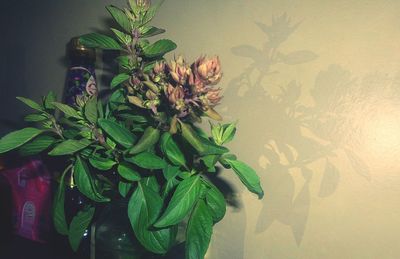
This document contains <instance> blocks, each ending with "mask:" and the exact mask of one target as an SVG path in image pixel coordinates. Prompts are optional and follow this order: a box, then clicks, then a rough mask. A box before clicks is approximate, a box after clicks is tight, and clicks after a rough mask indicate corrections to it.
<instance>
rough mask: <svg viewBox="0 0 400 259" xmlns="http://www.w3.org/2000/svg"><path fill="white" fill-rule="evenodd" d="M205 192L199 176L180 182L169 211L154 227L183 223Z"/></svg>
mask: <svg viewBox="0 0 400 259" xmlns="http://www.w3.org/2000/svg"><path fill="white" fill-rule="evenodd" d="M203 190H204V189H203V185H202V183H201V178H200V177H199V176H192V177H189V178H187V179H185V180H183V181H182V182H180V183H179V185H178V187H177V188H176V190H175V192H174V194H173V196H172V198H171V201H170V203H169V204H168V207H167V209H166V210H165V212H164V214H163V215H162V216H161V218H160V219H159V220H158V221H157V222H156V224H154V226H156V227H160V228H162V227H167V226H170V225H175V224H177V223H179V222H181V221H182V220H183V218H185V217H186V215H187V214H188V213H189V212H190V211H191V209H192V208H193V206H194V205H195V203H196V201H197V200H198V199H199V197H200V196H201V194H202V192H203Z"/></svg>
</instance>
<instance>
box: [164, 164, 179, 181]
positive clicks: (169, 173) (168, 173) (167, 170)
mask: <svg viewBox="0 0 400 259" xmlns="http://www.w3.org/2000/svg"><path fill="white" fill-rule="evenodd" d="M179 173H180V170H179V167H178V166H171V165H168V166H166V167H164V169H163V174H164V178H165V180H167V181H168V180H170V179H172V178H175V177H176V176H177V175H178V174H179Z"/></svg>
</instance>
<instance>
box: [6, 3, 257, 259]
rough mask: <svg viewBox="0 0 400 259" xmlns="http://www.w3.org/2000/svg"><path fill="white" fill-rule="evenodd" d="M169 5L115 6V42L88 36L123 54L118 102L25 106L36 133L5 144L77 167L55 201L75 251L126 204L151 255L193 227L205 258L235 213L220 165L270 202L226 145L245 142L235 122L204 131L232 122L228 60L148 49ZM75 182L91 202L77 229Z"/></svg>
mask: <svg viewBox="0 0 400 259" xmlns="http://www.w3.org/2000/svg"><path fill="white" fill-rule="evenodd" d="M159 5H160V3H158V4H153V5H152V4H150V1H148V0H129V1H128V7H127V8H124V9H120V8H117V7H115V6H107V7H106V8H107V10H108V11H109V13H110V14H111V16H112V17H113V18H114V20H115V22H116V24H115V26H116V27H115V28H111V31H112V32H113V34H114V37H110V36H106V35H103V34H99V33H90V34H86V35H83V36H81V37H80V43H81V44H83V45H85V46H87V47H92V48H98V49H102V50H104V51H107V50H114V51H119V53H120V55H119V56H118V57H117V59H116V61H117V62H118V64H119V73H118V74H117V75H116V76H115V77H114V78H113V79H112V81H111V84H110V89H109V90H107V93H109V94H108V95H107V94H106V95H102V96H105V97H103V98H100V97H99V96H97V95H96V94H95V95H92V96H89V95H83V96H78V97H77V98H76V105H74V106H69V105H66V104H64V103H61V102H57V99H56V96H55V95H54V94H53V93H52V92H50V93H49V94H48V95H47V96H45V97H43V99H42V101H41V102H35V101H33V100H30V99H27V98H23V97H17V98H18V99H19V100H20V101H22V102H24V103H25V104H26V105H28V106H29V107H30V108H32V109H33V110H34V113H32V114H29V115H28V116H27V117H26V118H25V119H26V120H27V121H29V122H33V123H34V126H32V127H27V128H24V129H21V130H17V131H14V132H11V133H9V134H7V135H6V136H4V137H3V138H2V139H1V140H0V153H5V152H9V151H11V150H15V149H17V150H20V151H21V153H23V154H25V155H36V154H39V153H43V152H44V153H47V154H48V155H49V156H50V157H59V156H62V157H64V158H65V160H66V161H68V165H67V167H66V168H65V170H64V172H63V173H62V174H61V175H60V181H59V182H60V184H59V187H58V190H57V192H56V194H55V196H54V211H53V219H54V225H55V228H56V230H57V231H58V232H59V233H61V234H63V235H68V238H69V240H70V244H71V246H72V248H73V249H74V250H76V249H77V248H78V246H79V243H80V240H81V238H82V236H83V234H84V231H85V229H87V228H88V226H89V224H90V222H91V221H92V219H93V215H94V213H95V211H96V209H97V208H99V207H101V206H99V205H104V204H113V203H114V202H115V201H116V200H124V199H125V200H126V201H127V206H125V208H124V212H125V213H126V214H124V217H125V218H126V219H127V220H128V219H129V222H130V227H131V229H132V230H133V235H134V236H135V238H136V239H137V241H138V242H139V243H140V245H141V246H143V247H144V248H145V249H146V250H147V251H150V252H152V253H155V254H160V255H164V254H166V253H167V252H168V251H169V249H170V248H171V247H172V246H174V245H175V244H176V236H177V228H178V225H179V224H181V223H182V222H185V224H184V228H185V231H184V232H185V233H184V241H185V251H186V252H185V254H186V258H203V257H204V255H205V253H206V251H207V248H208V245H209V242H210V238H211V234H212V228H213V225H214V224H215V223H217V222H218V221H220V220H221V219H222V218H223V217H224V214H225V210H226V202H225V199H224V195H223V194H222V193H221V192H220V190H219V189H218V187H217V186H215V185H214V184H213V183H212V182H211V181H210V180H209V177H208V176H209V175H213V174H215V172H216V166H217V165H218V164H219V165H221V166H222V167H224V168H226V169H232V170H233V172H234V173H235V174H236V175H237V177H239V179H240V180H241V182H242V183H243V184H244V185H245V186H246V187H247V189H248V190H249V191H251V192H253V193H255V194H257V195H258V196H259V198H261V197H262V196H263V191H262V188H261V186H260V181H259V177H258V176H257V174H256V172H255V171H254V170H253V169H252V168H251V167H249V166H248V165H246V164H245V163H244V162H242V161H240V160H238V159H237V158H236V156H235V155H233V154H231V153H230V152H229V149H228V148H226V147H225V146H224V145H225V144H226V143H228V142H229V141H231V140H232V139H233V137H234V135H235V132H236V125H235V123H227V124H221V123H212V122H210V125H211V130H210V131H211V134H210V136H209V134H207V133H206V132H205V131H204V130H202V129H201V128H200V127H198V126H196V125H197V123H199V122H201V120H202V118H210V119H212V120H217V121H219V120H221V119H222V118H221V116H220V115H219V114H218V113H217V112H216V111H215V110H214V107H215V106H216V105H217V104H218V103H219V102H220V100H221V89H220V88H218V87H217V86H216V84H217V83H218V82H219V81H220V79H221V77H222V72H221V67H220V61H219V59H218V57H212V58H208V57H205V56H202V57H199V58H198V59H197V60H195V61H194V62H193V63H191V64H189V63H187V62H186V60H185V59H184V58H183V57H175V58H174V59H173V60H171V61H166V60H165V59H164V58H163V56H164V55H165V54H166V53H168V52H170V51H172V50H174V49H175V48H176V44H175V43H174V42H172V41H171V40H168V39H160V40H157V41H155V42H150V41H149V40H148V39H149V38H150V37H151V36H154V35H158V34H161V33H163V32H164V30H163V29H160V28H156V27H154V26H151V25H149V22H150V21H151V20H152V19H153V17H154V15H155V14H156V11H157V9H158V7H159ZM69 176H72V179H73V180H74V184H75V185H76V186H77V188H78V189H79V191H80V192H81V193H82V194H83V195H84V196H86V197H87V198H88V202H87V204H85V207H84V209H83V210H82V211H80V212H78V213H77V215H76V216H75V217H74V218H73V219H72V221H71V222H67V221H66V218H65V209H66V208H65V206H64V191H65V181H64V178H65V177H69Z"/></svg>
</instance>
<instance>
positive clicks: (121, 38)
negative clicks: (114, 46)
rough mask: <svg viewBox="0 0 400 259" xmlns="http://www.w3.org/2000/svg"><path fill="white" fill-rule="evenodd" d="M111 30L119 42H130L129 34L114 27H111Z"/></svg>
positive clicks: (125, 43)
mask: <svg viewBox="0 0 400 259" xmlns="http://www.w3.org/2000/svg"><path fill="white" fill-rule="evenodd" d="M111 30H112V31H113V32H114V34H115V36H117V38H118V40H119V42H121V43H122V44H124V45H129V44H130V43H131V42H132V37H131V36H130V35H128V34H126V33H123V32H121V31H119V30H117V29H114V28H111Z"/></svg>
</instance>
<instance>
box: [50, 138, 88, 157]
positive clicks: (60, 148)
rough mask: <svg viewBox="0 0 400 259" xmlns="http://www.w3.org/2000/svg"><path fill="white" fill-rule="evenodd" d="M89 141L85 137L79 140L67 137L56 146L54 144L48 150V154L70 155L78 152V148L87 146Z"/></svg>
mask: <svg viewBox="0 0 400 259" xmlns="http://www.w3.org/2000/svg"><path fill="white" fill-rule="evenodd" d="M90 144H91V142H90V141H89V140H87V139H80V140H75V139H67V140H65V141H63V142H61V143H60V144H58V145H57V146H55V147H54V148H53V149H52V150H51V151H50V152H49V155H50V156H64V155H70V154H73V153H75V152H78V151H79V150H82V149H84V148H85V147H87V146H89V145H90Z"/></svg>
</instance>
